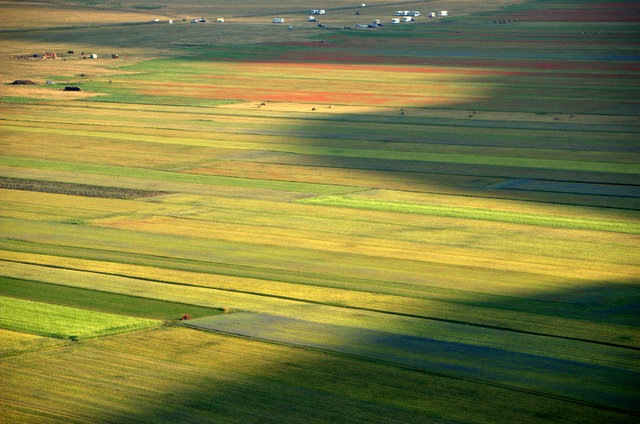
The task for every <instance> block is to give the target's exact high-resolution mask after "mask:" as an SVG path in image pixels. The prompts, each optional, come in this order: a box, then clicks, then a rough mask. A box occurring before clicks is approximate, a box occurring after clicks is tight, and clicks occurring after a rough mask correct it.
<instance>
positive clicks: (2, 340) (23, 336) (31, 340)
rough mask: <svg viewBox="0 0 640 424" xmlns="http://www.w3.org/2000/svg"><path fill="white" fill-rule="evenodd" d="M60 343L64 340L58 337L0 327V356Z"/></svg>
mask: <svg viewBox="0 0 640 424" xmlns="http://www.w3.org/2000/svg"><path fill="white" fill-rule="evenodd" d="M61 343H64V342H62V341H60V340H59V339H52V338H49V337H43V336H38V335H35V334H27V333H21V332H18V331H12V330H6V329H4V328H0V358H3V357H5V356H10V355H15V354H18V353H21V352H28V351H32V350H40V349H43V348H48V347H54V346H59V345H60V344H61Z"/></svg>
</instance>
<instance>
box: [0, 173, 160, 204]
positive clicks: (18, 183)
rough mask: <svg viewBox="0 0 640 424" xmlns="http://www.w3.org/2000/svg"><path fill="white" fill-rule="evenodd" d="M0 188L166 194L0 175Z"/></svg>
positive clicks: (77, 193) (111, 196)
mask: <svg viewBox="0 0 640 424" xmlns="http://www.w3.org/2000/svg"><path fill="white" fill-rule="evenodd" d="M0 188H5V189H10V190H26V191H37V192H42V193H56V194H69V195H73V196H84V197H99V198H104V199H136V198H139V197H153V196H161V195H164V194H168V193H167V192H163V191H150V190H136V189H130V188H121V187H107V186H97V185H89V184H75V183H63V182H59V181H43V180H29V179H22V178H9V177H0Z"/></svg>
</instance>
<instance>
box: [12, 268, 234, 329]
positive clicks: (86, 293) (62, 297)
mask: <svg viewBox="0 0 640 424" xmlns="http://www.w3.org/2000/svg"><path fill="white" fill-rule="evenodd" d="M0 295H2V296H10V297H17V298H21V299H27V300H33V301H38V302H47V303H55V304H58V305H64V306H71V307H79V308H83V309H91V310H95V311H100V312H108V313H112V314H118V315H128V316H133V317H140V318H152V319H162V320H169V319H180V318H181V317H182V316H183V315H185V314H189V315H191V316H192V317H193V318H199V317H205V316H209V315H215V314H219V313H221V310H219V309H215V308H205V307H202V306H194V305H187V304H183V303H175V302H166V301H162V300H155V299H147V298H140V297H135V296H127V295H122V294H115V293H108V292H101V291H96V290H87V289H81V288H76V287H68V286H60V285H57V284H48V283H40V282H37V281H29V280H20V279H15V278H9V277H0Z"/></svg>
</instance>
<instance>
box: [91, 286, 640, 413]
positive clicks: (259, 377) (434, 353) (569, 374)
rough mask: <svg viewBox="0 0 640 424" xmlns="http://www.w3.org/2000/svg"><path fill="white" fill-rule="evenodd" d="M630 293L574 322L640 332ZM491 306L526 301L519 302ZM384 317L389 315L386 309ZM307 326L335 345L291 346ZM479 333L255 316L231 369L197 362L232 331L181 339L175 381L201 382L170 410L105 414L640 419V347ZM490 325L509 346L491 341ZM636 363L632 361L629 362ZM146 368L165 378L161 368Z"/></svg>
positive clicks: (589, 294)
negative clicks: (459, 337)
mask: <svg viewBox="0 0 640 424" xmlns="http://www.w3.org/2000/svg"><path fill="white" fill-rule="evenodd" d="M610 287H611V285H610V284H608V283H606V282H603V283H601V284H594V285H592V286H585V287H582V288H578V289H576V290H572V291H566V292H553V293H551V292H550V293H547V294H545V295H546V296H549V297H552V298H555V299H560V298H562V299H565V301H567V302H570V303H571V302H574V303H579V302H584V304H585V305H587V304H588V303H589V302H591V303H597V304H598V305H601V304H606V303H607V302H608V301H614V300H616V299H618V297H619V294H613V293H611V288H610ZM624 295H625V299H627V300H626V301H623V302H620V303H617V304H616V305H615V306H613V305H612V307H611V308H609V312H608V313H607V312H602V311H598V310H594V313H593V314H591V315H589V316H586V315H585V316H580V317H578V316H577V315H576V316H575V317H576V318H578V319H582V320H584V322H585V325H588V322H590V321H591V322H603V323H604V322H609V321H610V318H612V317H613V320H614V321H616V322H619V323H624V325H629V326H633V327H635V328H637V326H638V316H637V314H636V313H635V309H637V307H638V302H639V301H640V286H638V285H635V286H629V288H627V290H626V292H625V294H624ZM629 296H630V297H629ZM589 299H591V300H589ZM603 299H604V301H603V302H601V300H603ZM484 306H487V307H491V308H506V309H510V308H514V307H516V308H517V307H518V306H517V305H516V306H514V305H513V304H512V303H508V304H507V303H504V304H497V303H490V304H487V305H484ZM541 309H542V308H541ZM585 309H589V308H588V307H585ZM613 311H617V312H613ZM601 312H602V313H601ZM380 319H385V317H384V314H381V315H380ZM550 319H552V318H551V317H550ZM301 325H302V326H304V325H309V326H308V330H309V331H310V332H313V333H314V337H313V338H315V339H320V340H324V341H325V342H324V345H323V343H316V344H314V343H310V344H309V345H308V347H293V348H291V347H289V346H290V345H296V344H299V343H296V340H294V339H295V337H294V338H293V339H291V338H290V339H288V337H291V334H292V333H291V329H292V328H293V327H296V326H301ZM443 325H447V326H449V329H450V331H451V333H455V332H456V331H457V329H456V327H457V328H458V329H463V330H464V331H467V332H468V328H469V324H462V323H459V324H451V323H443ZM471 325H473V323H471ZM475 329H476V332H477V334H478V337H479V338H478V340H474V339H473V331H472V332H468V333H467V334H470V339H469V340H467V341H452V340H445V339H442V338H428V337H415V336H411V335H406V334H402V333H388V332H383V331H373V330H364V329H356V328H352V327H347V326H329V325H322V324H309V323H304V322H301V321H297V320H287V319H282V318H277V317H274V316H271V317H269V318H268V319H264V317H260V316H256V327H255V328H254V329H251V328H250V326H244V328H243V329H238V331H237V333H238V334H240V335H241V337H243V339H242V340H243V343H245V344H246V351H244V352H243V353H242V354H240V355H239V360H238V362H236V363H235V364H234V365H233V366H229V367H228V368H227V369H226V370H225V371H224V372H222V371H220V370H216V371H215V372H212V371H210V370H208V369H207V368H206V367H199V366H198V365H197V364H198V359H197V358H198V356H199V355H209V356H210V355H211V354H212V352H219V354H220V358H221V359H220V360H221V361H228V360H229V358H228V357H227V355H228V353H227V352H225V337H226V336H219V335H216V334H210V333H207V332H201V338H202V343H201V344H199V346H179V347H178V348H177V351H176V352H175V357H176V361H177V362H178V363H184V364H191V365H189V366H186V368H182V369H183V372H184V373H185V376H184V379H183V378H181V377H180V376H179V375H178V376H175V375H174V376H172V378H176V379H177V380H178V381H180V383H181V386H184V385H188V384H193V386H194V387H193V389H187V390H184V389H183V390H181V391H172V392H171V393H157V394H155V395H154V397H153V398H152V399H150V402H149V403H150V405H155V404H158V403H161V404H162V406H161V407H158V408H157V409H156V408H153V407H151V408H147V409H144V411H143V412H141V413H140V414H139V415H134V416H130V415H128V416H126V417H125V416H120V415H118V414H106V415H105V416H104V417H98V419H99V420H100V421H102V420H103V419H104V421H108V422H132V420H133V421H135V422H212V421H215V422H260V423H264V422H297V421H298V420H300V419H301V418H304V419H305V420H307V422H345V423H352V422H353V423H359V422H398V423H400V422H431V421H436V422H440V421H442V422H449V421H456V420H463V421H475V420H478V421H494V422H495V421H502V420H512V419H516V420H518V421H523V422H536V421H538V420H539V419H541V417H545V419H546V420H557V421H565V420H569V421H572V420H576V419H578V420H582V419H589V420H595V421H598V420H602V419H612V420H614V422H625V421H627V420H632V419H633V418H632V417H633V416H637V415H639V414H640V409H638V405H637V403H636V402H635V399H636V398H637V395H638V391H637V390H638V389H637V387H638V384H639V383H640V372H639V371H638V370H637V367H635V366H633V365H631V364H632V363H633V361H634V359H633V358H634V357H635V358H637V356H638V353H637V348H634V349H632V348H623V347H621V346H613V345H608V344H598V343H595V344H594V343H593V342H591V341H588V340H576V339H575V338H572V337H571V336H570V335H568V336H567V337H547V336H541V335H537V334H522V333H517V332H516V333H512V334H510V333H509V331H504V330H497V329H487V328H481V327H475ZM230 330H232V328H224V330H223V331H225V332H226V331H230ZM184 331H196V330H188V329H185V330H184ZM491 331H495V332H496V335H494V337H496V339H500V340H502V342H500V343H496V344H492V343H486V337H487V334H488V332H491ZM231 332H233V331H231ZM498 333H502V335H500V336H498V335H497V334H498ZM269 334H272V335H275V337H273V339H272V340H273V342H274V344H272V343H270V342H267V343H266V344H265V342H264V341H251V340H245V339H244V338H245V337H249V338H251V337H253V336H255V337H258V338H260V339H269V337H270V336H269ZM176 335H178V333H176ZM480 338H484V340H485V342H482V341H479V339H480ZM511 338H513V339H512V340H511ZM516 340H517V342H516ZM514 343H517V344H514ZM331 344H334V345H333V347H331ZM202 346H206V347H204V348H203V347H202ZM560 346H561V347H562V348H560ZM168 348H169V349H171V348H173V349H176V347H175V346H173V347H168ZM325 350H329V351H333V352H334V353H327V352H325ZM560 351H564V352H565V354H564V357H563V356H562V355H560V356H558V352H560ZM567 352H571V354H569V355H567ZM214 354H215V353H214ZM594 354H595V355H596V356H597V358H596V357H594V356H592V355H594ZM602 358H607V360H602ZM612 359H613V362H609V360H612ZM601 360H602V361H601ZM625 361H626V365H622V364H624V363H625ZM166 366H168V367H170V366H171V365H170V364H167V365H166ZM163 371H166V370H163ZM114 372H117V370H114ZM132 372H136V371H135V370H133V371H132ZM145 372H150V375H149V378H154V371H148V370H147V371H145ZM194 372H195V373H196V375H197V376H196V377H194ZM159 399H161V400H160V401H159ZM165 401H166V403H165Z"/></svg>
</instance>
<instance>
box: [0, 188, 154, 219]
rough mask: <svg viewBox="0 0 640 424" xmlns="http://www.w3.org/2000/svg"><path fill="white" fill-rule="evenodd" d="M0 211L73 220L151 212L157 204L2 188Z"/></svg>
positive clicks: (12, 214) (0, 191) (21, 215)
mask: <svg viewBox="0 0 640 424" xmlns="http://www.w3.org/2000/svg"><path fill="white" fill-rule="evenodd" d="M105 182H106V181H105ZM0 198H1V199H2V202H1V203H0V214H1V215H2V216H4V217H7V216H11V217H18V218H26V217H30V218H35V219H42V220H50V219H55V220H61V221H69V220H73V219H89V218H98V217H106V216H112V215H114V214H129V213H150V212H152V211H154V210H157V209H158V208H157V206H156V205H154V204H152V203H149V202H140V201H135V200H122V199H102V198H97V197H84V196H72V195H65V194H54V193H41V192H35V191H23V190H7V189H0Z"/></svg>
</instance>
